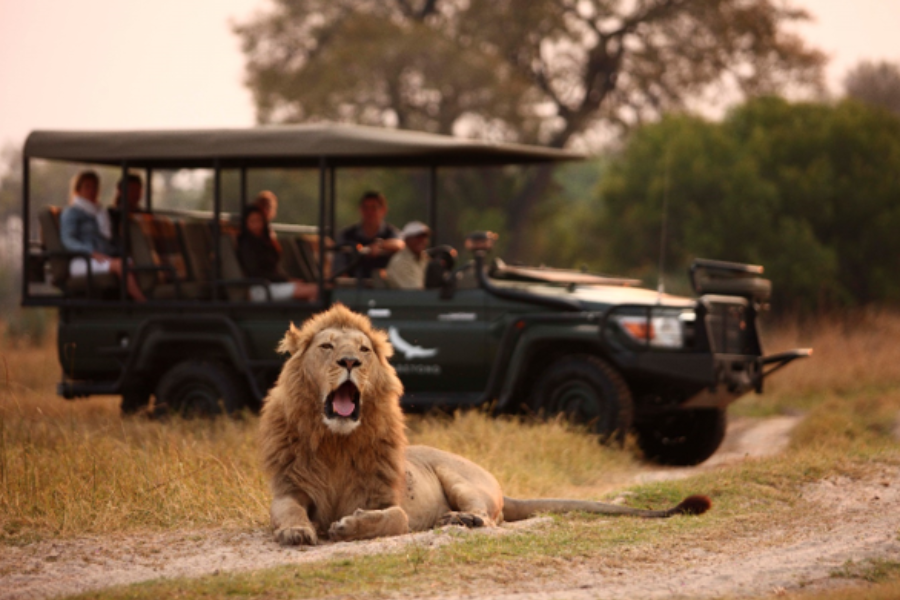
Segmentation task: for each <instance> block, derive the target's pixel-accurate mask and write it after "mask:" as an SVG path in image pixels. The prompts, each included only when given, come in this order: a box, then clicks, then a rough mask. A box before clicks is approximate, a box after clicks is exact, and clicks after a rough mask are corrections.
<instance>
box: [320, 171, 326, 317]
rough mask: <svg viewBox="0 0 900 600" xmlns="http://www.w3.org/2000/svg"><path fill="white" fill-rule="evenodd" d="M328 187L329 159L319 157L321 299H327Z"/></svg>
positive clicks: (321, 300)
mask: <svg viewBox="0 0 900 600" xmlns="http://www.w3.org/2000/svg"><path fill="white" fill-rule="evenodd" d="M327 187H328V159H327V158H325V157H324V156H323V157H321V158H320V159H319V301H320V302H323V301H324V300H325V293H326V292H325V234H326V231H327V230H326V224H325V214H326V212H325V211H326V209H327V207H326V204H327V202H326V196H327V195H328V194H327Z"/></svg>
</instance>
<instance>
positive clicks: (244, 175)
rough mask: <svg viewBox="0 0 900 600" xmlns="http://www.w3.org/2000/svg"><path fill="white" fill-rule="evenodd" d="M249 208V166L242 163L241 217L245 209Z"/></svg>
mask: <svg viewBox="0 0 900 600" xmlns="http://www.w3.org/2000/svg"><path fill="white" fill-rule="evenodd" d="M246 208H247V167H246V165H241V218H243V215H244V209H246Z"/></svg>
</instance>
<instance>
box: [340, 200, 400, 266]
mask: <svg viewBox="0 0 900 600" xmlns="http://www.w3.org/2000/svg"><path fill="white" fill-rule="evenodd" d="M385 215H387V200H385V198H384V195H382V194H381V193H380V192H366V193H365V194H363V197H362V198H361V199H360V201H359V216H360V222H359V223H357V224H355V225H351V226H350V227H347V228H346V229H344V230H343V231H341V233H340V235H339V236H338V244H339V245H344V244H350V245H353V246H356V247H358V248H360V249H362V250H364V253H363V255H362V257H361V259H360V262H359V264H358V265H356V266H355V267H354V268H353V269H351V270H350V271H348V272H347V273H346V274H347V275H349V276H350V277H356V276H357V275H359V276H360V277H371V276H372V271H377V270H378V269H383V268H385V267H386V266H387V264H388V261H389V260H390V259H391V255H392V254H394V253H395V252H397V251H398V250H400V249H401V248H403V241H402V240H401V239H400V235H399V233H398V231H397V228H396V227H394V226H393V225H391V224H390V223H388V222H387V221H385V220H384V217H385Z"/></svg>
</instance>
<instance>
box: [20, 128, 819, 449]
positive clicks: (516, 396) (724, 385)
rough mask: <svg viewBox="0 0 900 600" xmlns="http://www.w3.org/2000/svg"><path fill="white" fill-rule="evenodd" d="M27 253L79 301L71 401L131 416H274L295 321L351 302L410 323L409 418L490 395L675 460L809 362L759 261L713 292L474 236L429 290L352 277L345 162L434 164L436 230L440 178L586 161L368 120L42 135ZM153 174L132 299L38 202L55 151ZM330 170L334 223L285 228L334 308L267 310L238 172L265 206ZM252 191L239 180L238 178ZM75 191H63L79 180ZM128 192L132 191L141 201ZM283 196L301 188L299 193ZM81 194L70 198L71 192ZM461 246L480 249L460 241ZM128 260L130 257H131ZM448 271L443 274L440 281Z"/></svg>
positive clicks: (33, 275) (325, 208)
mask: <svg viewBox="0 0 900 600" xmlns="http://www.w3.org/2000/svg"><path fill="white" fill-rule="evenodd" d="M23 154H24V156H23V169H24V173H23V182H24V186H23V187H24V192H23V217H24V223H25V233H24V241H25V242H26V243H30V246H29V252H27V253H26V256H25V265H24V273H26V274H27V276H26V277H23V289H22V303H23V305H25V306H54V307H58V310H59V329H58V349H59V362H60V365H61V367H62V382H61V383H60V384H59V393H60V394H61V395H62V396H63V397H65V398H78V397H84V396H90V395H94V394H107V395H110V394H111V395H121V396H122V408H123V410H124V411H126V412H132V411H136V410H140V409H142V408H143V407H144V406H150V407H152V408H155V409H157V410H159V409H161V408H166V409H167V410H175V411H181V412H184V413H213V414H214V413H217V412H221V411H225V412H233V411H238V410H240V409H242V408H244V407H247V408H250V409H253V410H255V409H258V408H259V407H260V405H261V402H262V400H263V398H264V396H265V394H266V392H267V390H268V389H269V387H270V386H271V385H272V384H273V382H274V380H275V378H276V377H277V375H278V373H279V370H280V367H281V365H282V364H283V361H284V357H283V356H280V355H279V354H277V353H276V346H277V344H278V341H279V339H280V338H281V337H282V336H283V335H284V333H285V330H286V329H287V327H288V324H289V323H290V322H294V323H300V322H302V321H304V320H305V319H306V318H307V317H309V316H310V315H312V314H313V313H315V312H317V311H320V310H323V309H325V308H327V307H329V306H330V305H332V304H334V303H336V302H341V303H343V304H345V305H346V306H348V307H350V308H352V309H354V310H356V311H359V312H361V313H364V314H367V315H368V316H369V317H370V318H371V319H372V321H373V322H374V324H375V325H376V326H378V327H380V328H382V329H384V330H386V331H387V332H388V334H389V337H390V340H391V342H392V344H393V346H394V348H395V351H396V353H395V356H394V357H393V359H392V361H393V365H394V366H395V368H396V370H397V372H398V374H399V375H400V377H401V379H402V381H403V384H404V386H405V389H406V393H405V396H404V397H403V400H402V402H403V406H404V408H405V409H406V410H410V411H424V410H428V409H430V408H433V407H442V408H449V409H456V408H463V407H476V406H488V407H490V409H491V410H492V411H494V412H495V413H521V412H530V413H534V414H541V415H546V416H550V415H556V414H560V413H563V414H565V415H567V416H568V417H569V418H571V419H573V420H575V421H577V422H581V423H585V424H587V425H588V426H589V427H590V428H592V429H593V431H595V432H596V433H597V434H599V435H600V436H602V437H607V438H609V437H617V438H621V436H622V435H623V434H624V433H626V432H629V431H634V432H636V433H637V436H638V440H639V443H640V446H641V448H643V450H644V452H645V453H646V455H647V456H648V457H649V458H651V459H654V460H657V461H659V462H663V463H672V464H694V463H698V462H701V461H703V460H705V459H706V458H707V457H709V456H710V455H711V454H712V453H713V452H714V451H715V450H716V448H717V447H718V446H719V444H720V442H721V441H722V438H723V436H724V433H725V427H726V420H725V410H726V407H727V406H728V405H729V404H730V403H731V402H733V401H735V400H736V399H737V398H739V397H740V396H741V395H743V394H745V393H747V392H750V391H756V392H761V391H762V388H763V383H764V381H765V378H766V377H767V376H768V375H769V374H771V372H772V371H774V370H776V369H778V368H780V367H782V366H784V365H785V364H787V363H788V362H790V361H792V360H794V359H796V358H798V357H801V356H805V355H806V354H807V352H806V351H802V350H797V351H793V352H788V353H784V354H778V355H774V356H765V355H764V354H763V352H762V348H761V346H760V341H759V336H758V332H757V317H758V313H759V310H760V307H761V306H762V305H763V303H764V302H765V300H766V298H767V295H768V292H769V283H768V281H766V280H764V279H762V278H761V276H760V275H761V273H762V269H761V268H760V267H756V266H750V265H740V264H733V263H723V262H716V261H705V260H698V261H697V262H696V263H695V265H694V268H693V269H692V281H693V283H694V287H695V290H696V292H697V294H698V298H686V297H678V296H672V295H667V294H660V293H657V292H656V291H653V290H648V289H643V288H641V287H639V286H638V283H639V282H637V281H635V280H630V279H622V278H613V277H604V276H599V275H593V274H588V273H581V272H575V271H567V270H558V269H547V268H528V267H521V266H510V265H506V264H505V263H504V262H503V261H502V260H500V259H499V258H493V257H492V256H491V240H492V236H490V235H488V234H480V235H479V234H476V235H473V236H471V237H470V239H469V242H468V243H467V245H468V246H469V249H468V250H467V251H466V252H467V253H468V255H467V256H466V257H465V260H460V261H458V262H459V264H452V263H453V262H454V257H455V256H457V251H456V249H453V248H447V247H443V248H438V249H437V250H436V251H435V253H434V254H435V256H439V257H441V258H442V259H443V262H442V264H443V266H444V269H445V270H444V271H443V272H439V277H438V278H437V279H436V282H435V281H432V282H430V283H431V284H432V285H433V287H431V288H430V289H425V290H420V291H400V290H392V289H387V288H386V287H385V286H384V284H383V282H382V281H381V280H380V279H379V278H377V277H375V278H374V279H361V278H357V279H347V278H344V277H341V273H340V272H337V271H335V272H332V270H331V265H332V263H333V262H334V261H333V259H334V257H335V253H337V252H349V253H351V255H352V253H353V252H354V249H352V248H350V249H346V248H343V249H342V248H336V247H334V246H333V244H331V240H333V239H334V238H335V233H336V227H335V201H336V196H337V195H338V191H337V189H336V188H337V183H338V178H337V176H336V174H337V173H338V172H339V171H340V170H341V169H345V168H355V167H403V168H410V167H413V168H422V169H424V170H426V171H427V173H428V181H429V186H428V188H429V190H430V194H429V197H428V198H426V199H425V200H424V201H423V203H422V212H423V213H424V214H425V218H423V220H425V221H427V222H428V223H429V224H430V226H431V228H432V231H433V232H435V238H433V239H438V240H440V238H441V229H440V225H441V224H440V222H439V219H438V211H437V206H438V204H437V190H438V185H437V173H438V169H439V168H446V167H461V166H479V167H480V166H498V165H512V164H520V165H521V164H535V163H553V162H558V161H568V160H578V159H580V158H582V157H581V156H579V155H577V154H574V153H571V152H566V151H561V150H554V149H547V148H538V147H529V146H522V145H513V144H489V143H483V142H478V141H472V140H462V139H457V138H452V137H446V136H438V135H431V134H424V133H416V132H408V131H396V130H382V129H376V128H368V127H356V126H347V125H308V126H285V127H264V128H253V129H231V130H198V131H131V132H54V131H36V132H33V133H32V134H31V135H30V136H29V137H28V139H27V141H26V143H25V147H24V151H23ZM38 159H40V160H51V161H67V162H70V163H76V164H84V165H91V166H105V167H114V168H116V169H117V170H121V173H122V175H123V177H122V179H123V180H124V179H125V177H124V175H126V174H128V173H131V172H135V171H137V172H139V173H141V174H142V175H143V179H144V181H145V182H146V187H147V189H146V200H145V207H144V208H145V210H146V212H142V213H139V214H131V215H129V214H127V210H128V209H127V207H126V208H125V211H126V214H125V215H124V216H123V222H124V223H127V224H128V226H127V227H124V228H123V236H122V240H121V246H120V249H121V250H123V255H124V254H125V253H124V249H125V248H128V249H129V251H128V253H127V254H128V256H129V257H130V262H129V263H126V264H125V267H124V268H125V269H126V271H127V270H129V269H130V270H131V271H132V272H133V273H134V274H135V276H136V277H137V278H138V280H139V283H140V285H141V286H142V288H143V290H144V291H145V293H146V295H147V296H148V298H149V300H148V302H146V303H135V302H132V301H130V300H128V299H127V295H126V290H125V287H124V284H123V283H122V281H121V280H117V279H111V280H110V279H109V278H104V277H102V276H93V275H92V273H91V272H90V271H89V272H88V273H87V275H85V276H83V277H80V278H72V277H69V275H68V273H69V272H68V268H67V265H68V261H69V260H70V259H71V258H73V257H75V256H77V255H76V254H74V253H71V252H67V251H66V249H65V248H64V247H63V246H62V244H61V243H60V237H59V230H58V216H59V210H60V207H45V208H42V209H40V210H35V211H34V212H36V213H37V214H33V212H32V208H31V207H30V202H29V200H30V198H29V189H30V188H31V184H32V182H31V176H30V175H29V167H30V165H31V163H32V161H35V160H38ZM275 168H277V169H285V168H290V169H307V170H312V172H313V173H317V179H316V181H317V182H318V218H317V222H315V223H309V224H306V225H296V224H294V225H287V224H281V225H279V224H276V225H274V226H273V227H274V230H275V231H276V232H277V235H278V238H279V240H280V242H281V245H282V247H283V249H284V252H283V255H282V260H283V261H284V267H285V268H286V270H287V271H288V272H290V273H291V274H292V275H293V276H294V277H297V278H300V279H305V280H307V281H310V282H315V283H317V284H318V285H319V292H320V293H319V298H318V300H317V301H316V302H313V303H306V302H301V301H279V302H274V301H263V302H259V301H251V299H250V296H249V295H248V289H249V288H251V287H252V286H254V285H258V284H260V282H259V281H256V280H252V279H248V278H247V277H245V276H244V274H243V273H242V271H241V267H240V264H239V263H238V261H237V260H236V255H235V246H234V232H235V227H234V220H233V217H232V215H230V214H227V213H226V211H224V210H223V193H224V192H223V190H224V184H223V175H225V174H228V179H229V180H230V181H235V180H236V181H238V182H239V184H238V186H237V187H238V188H239V190H238V193H239V196H240V203H241V206H244V205H245V204H246V203H247V187H248V184H247V181H248V172H250V173H252V172H253V170H255V169H275ZM177 169H211V171H212V190H211V193H212V203H211V204H212V208H211V210H207V211H205V212H204V211H186V210H162V209H159V208H158V207H155V206H154V193H153V192H154V190H153V189H152V188H151V185H152V182H153V174H154V172H155V171H158V170H164V171H165V170H169V171H171V170H177ZM231 191H232V192H233V191H234V190H231ZM60 194H61V200H62V199H64V196H63V195H62V194H63V191H62V190H61V191H60ZM123 195H124V194H123ZM281 202H282V204H284V203H288V202H291V198H289V197H284V196H282V198H281ZM60 204H62V202H60ZM460 250H462V249H460ZM123 263H125V261H123ZM432 279H433V278H432Z"/></svg>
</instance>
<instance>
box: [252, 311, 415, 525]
mask: <svg viewBox="0 0 900 600" xmlns="http://www.w3.org/2000/svg"><path fill="white" fill-rule="evenodd" d="M330 328H334V329H339V330H340V329H347V330H353V329H355V330H358V331H360V332H362V333H363V334H364V335H365V336H366V337H368V338H369V340H370V341H371V343H372V350H373V351H374V352H375V355H376V358H377V360H375V361H372V363H371V364H372V366H371V368H370V372H369V375H368V382H367V385H366V386H365V389H361V390H360V396H361V402H360V411H361V413H362V418H360V424H359V426H358V427H357V428H356V429H355V430H354V431H353V432H352V433H351V434H349V435H338V434H336V433H334V432H333V431H331V430H330V429H329V428H328V426H327V425H326V424H325V423H324V422H323V418H322V404H321V401H320V398H321V394H322V390H321V389H320V388H321V385H320V384H319V383H317V381H318V379H317V375H318V374H317V373H316V372H315V370H316V369H317V367H321V365H318V366H317V364H316V362H315V358H314V357H313V356H311V355H312V354H313V353H311V352H308V350H309V349H310V345H311V343H312V341H313V338H314V337H315V336H316V334H318V333H319V332H321V331H323V330H325V329H330ZM279 351H281V352H287V353H290V355H291V356H290V358H289V359H288V360H287V362H286V363H285V365H284V368H283V369H282V371H281V375H280V376H279V378H278V381H277V382H276V384H275V386H274V387H273V388H272V390H271V391H270V392H269V395H268V397H267V398H266V400H265V403H264V405H263V409H262V418H261V424H260V446H261V448H262V458H263V465H264V468H265V470H266V471H267V473H268V475H269V476H270V478H271V481H272V488H273V492H274V493H275V494H276V495H278V494H279V493H285V492H287V493H294V494H298V493H299V494H302V495H306V496H307V497H308V498H309V500H310V501H311V505H312V506H313V507H314V510H313V511H311V513H312V514H310V519H311V520H312V522H313V523H314V524H315V526H316V529H317V530H318V531H319V532H320V534H321V533H323V532H325V531H327V528H328V525H329V524H330V523H331V522H333V521H334V520H336V519H338V518H340V517H342V516H344V514H346V513H342V511H343V510H345V509H346V507H351V506H353V507H359V506H369V507H372V508H376V507H380V506H379V505H384V506H391V505H397V504H398V503H399V501H400V497H401V494H402V490H403V488H404V483H405V477H404V472H405V471H404V453H405V450H406V446H407V440H406V433H405V424H404V417H403V413H402V412H401V410H400V402H399V399H400V396H401V395H402V394H403V385H402V384H401V383H400V380H399V378H398V377H397V374H396V372H395V371H394V368H393V367H392V366H391V365H390V363H389V362H388V359H389V358H390V357H391V355H392V354H393V349H392V348H391V345H390V344H389V343H388V339H387V335H386V334H385V333H384V332H383V331H380V330H378V329H375V328H373V327H372V324H371V322H370V321H369V319H368V318H367V317H365V316H362V315H359V314H356V313H353V312H351V311H350V310H348V309H347V308H346V307H344V306H342V305H335V306H334V307H333V308H331V309H330V310H328V311H326V312H323V313H320V314H318V315H316V316H314V317H312V318H311V319H309V320H308V321H306V323H304V325H303V327H302V328H300V329H298V328H297V327H295V326H294V325H293V324H291V327H290V329H289V330H288V332H287V334H286V336H285V338H284V339H283V340H282V342H281V344H280V346H279ZM373 475H374V477H373ZM351 512H352V510H351Z"/></svg>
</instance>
